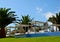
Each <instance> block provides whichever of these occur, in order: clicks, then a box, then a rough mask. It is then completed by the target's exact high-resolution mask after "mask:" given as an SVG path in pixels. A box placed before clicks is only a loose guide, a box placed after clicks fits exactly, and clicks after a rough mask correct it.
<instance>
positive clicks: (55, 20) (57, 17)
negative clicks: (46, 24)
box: [48, 12, 60, 31]
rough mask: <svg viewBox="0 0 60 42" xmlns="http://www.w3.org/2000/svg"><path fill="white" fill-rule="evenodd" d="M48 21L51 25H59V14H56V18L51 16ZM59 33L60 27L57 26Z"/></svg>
mask: <svg viewBox="0 0 60 42" xmlns="http://www.w3.org/2000/svg"><path fill="white" fill-rule="evenodd" d="M48 21H50V22H52V23H53V24H60V12H59V13H56V16H52V17H50V18H49V19H48ZM58 28H59V31H60V26H58Z"/></svg>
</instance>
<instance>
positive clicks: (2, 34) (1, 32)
mask: <svg viewBox="0 0 60 42" xmlns="http://www.w3.org/2000/svg"><path fill="white" fill-rule="evenodd" d="M5 37H6V32H5V28H1V29H0V38H5Z"/></svg>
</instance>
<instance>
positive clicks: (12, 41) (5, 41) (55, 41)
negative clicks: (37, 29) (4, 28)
mask: <svg viewBox="0 0 60 42" xmlns="http://www.w3.org/2000/svg"><path fill="white" fill-rule="evenodd" d="M0 42H60V36H49V37H34V38H0Z"/></svg>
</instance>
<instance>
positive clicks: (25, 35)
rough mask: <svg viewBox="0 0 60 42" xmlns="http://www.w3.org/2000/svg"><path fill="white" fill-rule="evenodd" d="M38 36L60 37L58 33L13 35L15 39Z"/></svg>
mask: <svg viewBox="0 0 60 42" xmlns="http://www.w3.org/2000/svg"><path fill="white" fill-rule="evenodd" d="M40 36H60V32H45V33H34V34H23V35H15V37H17V38H20V37H40Z"/></svg>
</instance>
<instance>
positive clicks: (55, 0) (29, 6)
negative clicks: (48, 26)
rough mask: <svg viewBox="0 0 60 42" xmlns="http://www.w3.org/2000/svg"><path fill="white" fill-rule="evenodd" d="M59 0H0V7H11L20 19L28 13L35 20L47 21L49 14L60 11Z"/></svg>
mask: <svg viewBox="0 0 60 42" xmlns="http://www.w3.org/2000/svg"><path fill="white" fill-rule="evenodd" d="M59 3H60V0H0V8H1V7H4V8H11V9H12V10H13V11H15V12H16V14H17V16H18V17H19V18H20V19H21V15H27V14H29V15H30V16H31V18H34V20H37V21H43V22H45V21H47V19H48V18H49V17H50V16H51V15H55V13H57V12H59V11H60V4H59Z"/></svg>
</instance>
